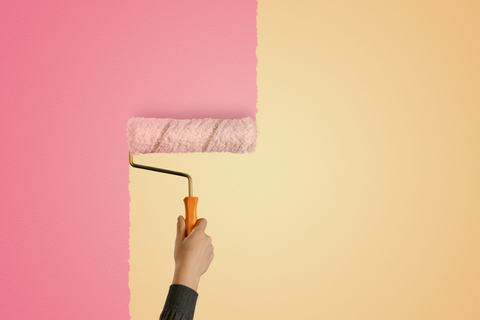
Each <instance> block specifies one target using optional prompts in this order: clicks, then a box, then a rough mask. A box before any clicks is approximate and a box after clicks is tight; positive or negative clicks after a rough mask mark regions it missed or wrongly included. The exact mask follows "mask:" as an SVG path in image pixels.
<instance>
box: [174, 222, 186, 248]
mask: <svg viewBox="0 0 480 320" xmlns="http://www.w3.org/2000/svg"><path fill="white" fill-rule="evenodd" d="M186 236H187V233H186V231H185V219H183V217H182V216H178V221H177V238H176V241H177V242H182V241H183V239H185V237H186Z"/></svg>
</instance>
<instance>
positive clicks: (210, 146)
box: [127, 118, 257, 155]
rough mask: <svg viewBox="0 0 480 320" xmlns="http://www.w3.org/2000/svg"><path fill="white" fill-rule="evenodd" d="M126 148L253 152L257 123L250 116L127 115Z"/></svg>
mask: <svg viewBox="0 0 480 320" xmlns="http://www.w3.org/2000/svg"><path fill="white" fill-rule="evenodd" d="M127 135H128V148H129V150H130V152H131V153H132V154H134V155H137V154H140V153H186V152H231V153H251V152H254V151H255V146H256V141H257V126H256V123H255V121H254V120H253V119H251V118H243V119H188V120H180V119H159V118H131V119H129V120H128V123H127Z"/></svg>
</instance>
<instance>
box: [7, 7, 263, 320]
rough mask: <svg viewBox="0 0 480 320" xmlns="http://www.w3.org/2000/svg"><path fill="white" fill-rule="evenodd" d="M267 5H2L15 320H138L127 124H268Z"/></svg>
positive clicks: (10, 293) (10, 306) (10, 303)
mask: <svg viewBox="0 0 480 320" xmlns="http://www.w3.org/2000/svg"><path fill="white" fill-rule="evenodd" d="M256 5H257V3H256V1H252V0H247V1H245V0H242V1H220V0H218V1H168V2H167V1H140V2H126V1H124V2H118V1H104V2H98V1H86V2H85V1H81V2H65V1H55V2H48V4H47V2H45V1H33V2H32V1H28V2H27V1H3V2H2V5H1V10H0V43H1V44H2V45H1V49H0V74H1V77H0V106H1V109H0V110H1V117H0V139H1V145H2V151H3V161H2V166H1V169H0V170H1V179H0V181H1V182H0V185H1V187H2V190H1V195H0V197H1V203H2V216H1V218H2V222H1V223H0V250H1V255H0V263H1V272H0V301H1V303H0V312H1V317H2V318H4V319H29V318H32V319H33V318H35V319H37V318H38V319H129V318H130V317H129V314H128V302H129V290H128V270H129V265H128V258H129V251H128V240H129V217H128V213H129V201H130V200H129V199H130V198H129V195H128V170H129V168H128V161H127V137H126V124H127V120H128V119H129V118H130V117H164V118H167V117H172V118H208V117H210V118H242V117H246V116H250V117H252V118H254V117H255V113H256V107H255V105H256V97H257V92H256V83H255V81H256V56H255V48H256V44H257V37H256ZM159 308H160V307H159ZM160 311H161V310H159V314H160Z"/></svg>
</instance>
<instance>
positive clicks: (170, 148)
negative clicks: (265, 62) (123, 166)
mask: <svg viewBox="0 0 480 320" xmlns="http://www.w3.org/2000/svg"><path fill="white" fill-rule="evenodd" d="M127 137H128V149H129V160H130V165H131V166H132V167H135V168H139V169H144V170H150V171H155V172H161V173H166V174H172V175H177V176H182V177H185V178H187V179H188V197H186V198H185V199H183V202H184V203H185V224H186V232H187V235H189V234H190V232H191V231H192V229H193V228H194V227H195V224H196V223H197V203H198V197H194V196H193V181H192V177H190V175H188V174H186V173H183V172H178V171H172V170H167V169H161V168H157V167H150V166H145V165H142V164H138V163H135V162H134V160H133V156H134V155H139V154H145V153H187V152H231V153H252V152H254V151H255V146H256V140H257V125H256V122H255V120H253V119H251V118H248V117H247V118H243V119H160V118H131V119H129V120H128V122H127Z"/></svg>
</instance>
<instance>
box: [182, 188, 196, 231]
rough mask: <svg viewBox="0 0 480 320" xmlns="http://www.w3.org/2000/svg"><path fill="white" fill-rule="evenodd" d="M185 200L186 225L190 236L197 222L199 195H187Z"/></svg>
mask: <svg viewBox="0 0 480 320" xmlns="http://www.w3.org/2000/svg"><path fill="white" fill-rule="evenodd" d="M183 202H185V227H186V230H187V236H188V235H189V234H190V232H192V230H193V228H194V227H195V224H196V223H197V203H198V197H186V198H185V199H183Z"/></svg>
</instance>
